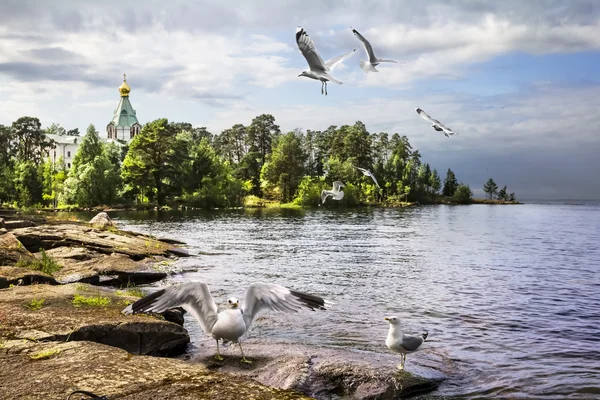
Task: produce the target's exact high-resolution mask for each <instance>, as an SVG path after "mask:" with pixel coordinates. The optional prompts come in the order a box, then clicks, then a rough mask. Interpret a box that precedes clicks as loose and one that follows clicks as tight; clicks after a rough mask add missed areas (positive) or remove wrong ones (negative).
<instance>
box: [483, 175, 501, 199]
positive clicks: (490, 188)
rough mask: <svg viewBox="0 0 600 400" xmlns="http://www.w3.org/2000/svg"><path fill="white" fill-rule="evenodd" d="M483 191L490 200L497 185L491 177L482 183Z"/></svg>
mask: <svg viewBox="0 0 600 400" xmlns="http://www.w3.org/2000/svg"><path fill="white" fill-rule="evenodd" d="M483 191H484V192H485V193H486V194H487V196H488V199H490V200H492V199H493V198H494V195H495V194H496V193H497V192H498V185H496V182H494V180H493V179H492V178H490V179H488V181H487V183H486V184H485V185H483Z"/></svg>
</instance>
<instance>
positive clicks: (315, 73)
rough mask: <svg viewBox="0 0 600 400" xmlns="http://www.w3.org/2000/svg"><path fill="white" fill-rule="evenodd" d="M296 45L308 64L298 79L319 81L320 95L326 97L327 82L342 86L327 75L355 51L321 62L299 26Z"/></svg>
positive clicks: (312, 44) (313, 45) (309, 40)
mask: <svg viewBox="0 0 600 400" xmlns="http://www.w3.org/2000/svg"><path fill="white" fill-rule="evenodd" d="M296 43H297V44H298V49H299V50H300V53H302V55H303V56H304V58H306V62H308V69H305V70H304V71H302V73H301V74H300V75H298V77H301V76H305V77H307V78H311V79H316V80H318V81H321V94H325V95H327V82H328V81H331V82H334V83H337V84H338V85H341V84H342V82H340V81H338V80H337V79H335V78H333V77H332V76H331V75H329V73H330V72H331V71H332V70H333V69H334V68H335V66H336V65H338V64H339V63H341V62H342V61H344V60H345V59H346V58H347V57H350V56H351V55H352V54H354V52H355V51H356V49H354V50H352V51H351V52H349V53H346V54H343V55H341V56H337V57H334V58H332V59H331V60H328V61H327V62H323V59H322V58H321V57H320V56H319V54H318V53H317V50H316V49H315V44H314V43H313V41H312V40H311V38H310V37H308V34H307V33H306V31H305V30H304V28H302V27H301V26H299V27H298V28H297V29H296Z"/></svg>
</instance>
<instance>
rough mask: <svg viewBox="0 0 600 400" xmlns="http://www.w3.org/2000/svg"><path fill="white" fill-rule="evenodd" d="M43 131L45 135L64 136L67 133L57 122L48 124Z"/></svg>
mask: <svg viewBox="0 0 600 400" xmlns="http://www.w3.org/2000/svg"><path fill="white" fill-rule="evenodd" d="M45 132H46V134H47V135H58V136H64V135H66V134H67V131H66V130H65V128H63V127H62V126H60V125H59V124H52V125H50V126H49V127H48V128H46V130H45Z"/></svg>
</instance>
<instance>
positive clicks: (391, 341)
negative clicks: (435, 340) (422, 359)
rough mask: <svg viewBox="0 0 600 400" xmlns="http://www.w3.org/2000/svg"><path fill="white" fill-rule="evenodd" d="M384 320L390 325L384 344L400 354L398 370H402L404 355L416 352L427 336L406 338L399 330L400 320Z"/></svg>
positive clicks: (393, 318) (424, 334)
mask: <svg viewBox="0 0 600 400" xmlns="http://www.w3.org/2000/svg"><path fill="white" fill-rule="evenodd" d="M384 320H386V321H388V322H389V323H390V329H389V331H388V335H387V338H386V339H385V344H386V346H387V347H388V348H389V349H390V350H392V351H395V352H396V353H400V354H401V360H400V364H399V365H398V369H400V370H403V369H404V363H405V362H406V354H407V353H413V352H415V351H417V349H418V348H419V347H420V346H421V345H422V344H423V342H424V341H425V339H427V335H428V334H427V332H424V333H422V334H421V336H408V335H405V334H404V333H402V330H400V320H398V317H385V318H384Z"/></svg>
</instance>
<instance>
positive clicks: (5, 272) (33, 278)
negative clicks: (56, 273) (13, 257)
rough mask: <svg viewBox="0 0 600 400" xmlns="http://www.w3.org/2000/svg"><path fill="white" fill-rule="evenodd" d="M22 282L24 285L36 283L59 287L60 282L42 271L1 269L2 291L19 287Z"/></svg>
mask: <svg viewBox="0 0 600 400" xmlns="http://www.w3.org/2000/svg"><path fill="white" fill-rule="evenodd" d="M19 280H21V284H22V285H33V284H36V283H47V284H50V285H58V282H56V280H55V279H54V278H53V277H51V276H50V275H46V274H44V273H43V272H41V271H34V270H31V269H28V268H18V267H0V289H4V288H7V287H10V285H15V286H16V285H18V284H19Z"/></svg>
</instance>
